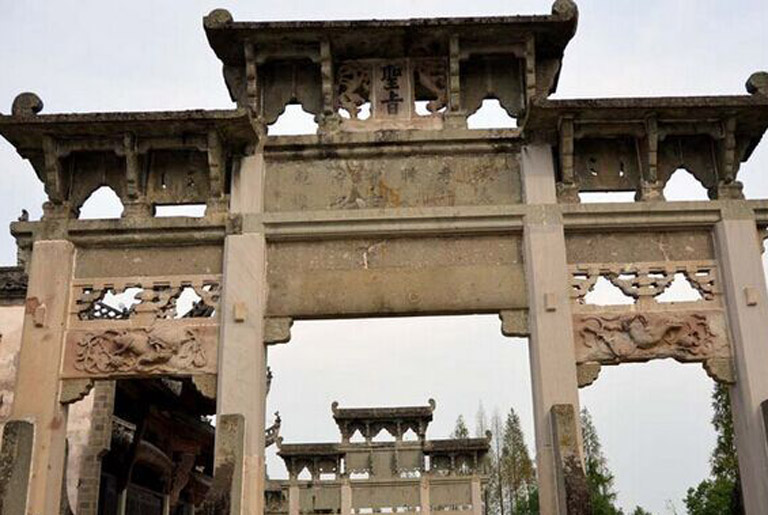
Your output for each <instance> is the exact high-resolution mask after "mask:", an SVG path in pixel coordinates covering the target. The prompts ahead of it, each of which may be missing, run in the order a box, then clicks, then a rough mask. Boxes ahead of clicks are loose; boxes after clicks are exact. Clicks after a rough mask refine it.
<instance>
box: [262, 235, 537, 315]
mask: <svg viewBox="0 0 768 515" xmlns="http://www.w3.org/2000/svg"><path fill="white" fill-rule="evenodd" d="M267 252H268V261H269V263H270V266H269V269H268V271H267V274H268V280H269V302H268V308H267V312H268V313H269V315H270V316H289V317H297V318H298V317H301V316H333V315H337V316H344V315H363V314H377V313H378V314H396V313H401V314H407V313H473V312H474V313H478V312H498V311H500V310H503V309H514V308H522V307H525V305H526V300H525V290H524V287H525V281H524V279H523V269H522V263H521V256H520V252H521V251H520V240H519V238H515V237H510V236H498V237H497V236H473V237H455V238H419V239H415V238H414V239H409V238H392V239H375V240H370V239H360V240H346V241H344V240H335V241H322V242H295V243H294V242H285V243H275V244H270V245H268V249H267Z"/></svg>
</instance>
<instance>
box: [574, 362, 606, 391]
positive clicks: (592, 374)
mask: <svg viewBox="0 0 768 515" xmlns="http://www.w3.org/2000/svg"><path fill="white" fill-rule="evenodd" d="M601 368H602V365H600V363H579V364H578V365H577V366H576V373H577V376H578V381H579V388H584V387H585V386H589V385H591V384H592V383H594V382H595V381H597V378H598V376H599V375H600V369H601Z"/></svg>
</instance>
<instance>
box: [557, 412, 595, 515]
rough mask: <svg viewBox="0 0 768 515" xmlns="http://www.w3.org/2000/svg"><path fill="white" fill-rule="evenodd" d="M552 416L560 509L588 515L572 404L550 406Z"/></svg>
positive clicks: (589, 509) (586, 488)
mask: <svg viewBox="0 0 768 515" xmlns="http://www.w3.org/2000/svg"><path fill="white" fill-rule="evenodd" d="M551 417H552V432H553V438H552V440H553V442H554V447H555V457H556V461H557V463H558V469H557V481H558V493H559V497H560V507H561V509H560V510H559V512H560V513H565V514H567V515H591V514H592V502H591V499H590V490H589V485H588V483H587V477H586V475H585V474H584V466H583V464H582V458H581V450H580V446H579V435H578V430H577V424H579V422H578V416H577V415H576V412H575V410H574V407H573V406H572V405H570V404H556V405H554V406H552V414H551ZM562 507H565V509H564V510H563V509H562Z"/></svg>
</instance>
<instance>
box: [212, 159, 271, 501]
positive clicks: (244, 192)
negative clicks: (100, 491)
mask: <svg viewBox="0 0 768 515" xmlns="http://www.w3.org/2000/svg"><path fill="white" fill-rule="evenodd" d="M262 174H263V158H262V156H261V155H260V154H256V155H255V156H249V157H246V158H244V159H243V160H242V163H241V166H240V167H239V169H238V170H236V172H235V173H234V176H233V188H232V206H231V211H233V212H234V213H237V214H240V213H242V214H249V213H257V212H258V211H260V209H261V205H262V202H261V198H262V187H261V185H262V183H263V182H262ZM223 283H224V287H223V292H222V293H223V294H222V299H221V332H220V340H219V368H218V388H217V397H216V411H217V414H218V415H219V416H223V415H237V414H239V415H242V417H243V420H244V424H245V427H244V431H245V434H244V439H243V450H242V453H234V454H231V453H230V454H229V455H230V456H231V455H235V456H237V455H240V456H242V459H241V460H238V461H241V462H240V463H233V464H232V466H233V467H234V470H233V472H234V474H233V477H238V476H240V477H242V481H239V482H237V481H233V483H232V486H233V488H232V490H231V503H232V506H233V507H234V506H240V507H241V508H240V510H241V511H240V513H242V514H252V515H261V514H262V513H263V511H264V483H265V463H264V428H265V422H266V420H265V410H266V393H267V363H266V361H267V359H266V346H265V345H264V310H265V308H266V301H267V297H266V294H267V285H266V241H265V238H264V233H263V231H259V230H256V231H253V232H249V233H247V234H233V235H229V236H227V237H226V241H225V243H224V273H223ZM217 437H218V435H217ZM218 448H219V446H218V442H217V449H218ZM219 465H220V462H219V456H218V451H217V469H218V468H219Z"/></svg>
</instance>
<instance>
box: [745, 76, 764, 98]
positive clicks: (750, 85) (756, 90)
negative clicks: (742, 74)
mask: <svg viewBox="0 0 768 515" xmlns="http://www.w3.org/2000/svg"><path fill="white" fill-rule="evenodd" d="M747 92H749V93H750V94H752V95H763V96H768V72H755V73H753V74H752V75H750V76H749V79H748V80H747Z"/></svg>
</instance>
